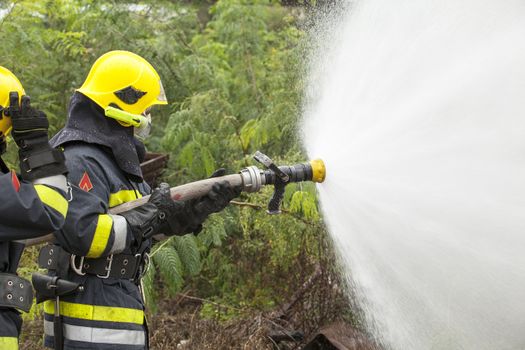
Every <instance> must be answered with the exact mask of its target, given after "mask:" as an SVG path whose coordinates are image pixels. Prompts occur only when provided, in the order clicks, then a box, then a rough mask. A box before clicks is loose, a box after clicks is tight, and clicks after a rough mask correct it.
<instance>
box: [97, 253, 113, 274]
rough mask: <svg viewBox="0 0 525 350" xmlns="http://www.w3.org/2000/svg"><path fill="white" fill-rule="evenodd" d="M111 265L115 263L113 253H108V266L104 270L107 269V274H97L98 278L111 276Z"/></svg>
mask: <svg viewBox="0 0 525 350" xmlns="http://www.w3.org/2000/svg"><path fill="white" fill-rule="evenodd" d="M111 265H113V254H111V255H108V256H107V257H106V267H105V268H104V270H106V274H105V275H97V277H98V278H109V274H110V273H111Z"/></svg>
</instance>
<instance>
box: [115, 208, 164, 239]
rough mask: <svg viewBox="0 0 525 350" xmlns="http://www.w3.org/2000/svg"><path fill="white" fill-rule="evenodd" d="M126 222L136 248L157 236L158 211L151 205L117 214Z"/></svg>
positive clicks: (159, 224) (159, 222)
mask: <svg viewBox="0 0 525 350" xmlns="http://www.w3.org/2000/svg"><path fill="white" fill-rule="evenodd" d="M119 215H120V216H123V217H124V218H125V219H126V221H127V222H128V226H129V228H130V229H131V234H132V235H133V238H134V239H135V243H136V245H137V246H140V245H141V243H142V242H143V241H144V240H146V239H148V238H150V237H151V236H153V235H154V234H157V233H158V232H159V227H160V226H161V219H160V211H159V209H158V208H157V206H156V205H155V204H153V203H150V202H148V203H146V204H143V205H141V206H140V207H137V208H133V209H131V210H128V211H125V212H123V213H120V214H119Z"/></svg>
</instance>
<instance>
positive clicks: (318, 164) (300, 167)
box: [24, 151, 326, 246]
mask: <svg viewBox="0 0 525 350" xmlns="http://www.w3.org/2000/svg"><path fill="white" fill-rule="evenodd" d="M253 158H254V159H255V160H256V161H257V162H259V163H261V164H262V165H263V166H264V167H265V169H259V168H258V167H257V166H249V167H247V168H244V169H242V170H241V171H240V172H239V173H237V174H231V175H225V176H219V177H213V178H209V179H205V180H200V181H195V182H191V183H187V184H184V185H181V186H177V187H172V188H171V190H170V193H171V198H173V199H174V200H189V199H194V198H199V197H201V196H204V195H206V194H207V193H208V192H209V191H210V190H211V188H212V186H213V185H214V184H216V183H218V182H223V181H227V182H228V183H229V184H230V185H231V186H234V187H241V188H242V191H243V192H248V193H254V192H259V191H260V190H261V189H262V188H263V187H264V186H269V185H273V186H274V188H275V190H274V194H273V196H272V198H271V199H270V202H269V203H268V213H269V214H279V213H280V212H281V211H280V207H281V202H282V199H283V195H284V189H285V187H286V185H288V184H290V183H293V182H304V181H311V182H317V183H321V182H323V181H324V179H325V177H326V167H325V165H324V162H323V161H322V160H321V159H315V160H311V161H309V162H305V163H299V164H294V165H282V166H277V165H276V164H275V163H274V162H273V160H271V159H270V158H269V157H268V156H266V155H265V154H263V153H261V152H259V151H257V152H256V153H255V155H254V157H253ZM148 200H149V196H144V197H142V198H139V199H137V200H134V201H131V202H127V203H124V204H121V205H118V206H116V207H114V208H111V209H110V210H109V213H110V214H119V213H122V212H125V211H128V210H131V209H133V208H136V207H139V206H141V205H143V204H145V203H147V202H148ZM155 238H156V239H158V240H161V239H163V238H164V235H159V236H155ZM51 240H53V234H48V235H46V236H42V237H39V238H33V239H28V240H25V241H24V243H25V245H26V246H33V245H36V244H40V243H45V242H49V241H51Z"/></svg>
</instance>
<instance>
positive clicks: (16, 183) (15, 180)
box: [11, 170, 20, 192]
mask: <svg viewBox="0 0 525 350" xmlns="http://www.w3.org/2000/svg"><path fill="white" fill-rule="evenodd" d="M11 182H12V183H13V187H14V188H15V191H16V192H18V191H20V180H19V179H18V176H16V173H15V171H14V170H11Z"/></svg>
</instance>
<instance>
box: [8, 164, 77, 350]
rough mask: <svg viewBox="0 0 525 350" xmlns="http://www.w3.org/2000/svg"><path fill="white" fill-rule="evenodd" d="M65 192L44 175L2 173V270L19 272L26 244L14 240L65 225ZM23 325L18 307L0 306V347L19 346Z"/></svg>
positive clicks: (66, 203) (45, 232)
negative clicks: (23, 178) (31, 177)
mask: <svg viewBox="0 0 525 350" xmlns="http://www.w3.org/2000/svg"><path fill="white" fill-rule="evenodd" d="M50 183H52V181H50ZM65 196H66V193H65V192H64V191H63V190H62V189H58V188H56V187H54V186H50V185H49V183H48V182H46V181H45V179H43V180H41V181H39V180H37V182H35V183H34V184H33V183H30V182H25V181H20V180H19V179H18V177H17V176H16V174H15V173H14V172H11V173H8V174H1V175H0V272H2V273H11V274H14V273H16V269H17V267H18V262H19V260H20V256H21V255H22V251H23V249H24V245H23V244H22V243H19V242H14V241H15V240H20V239H27V238H35V237H38V236H42V235H46V234H48V233H51V232H53V231H56V230H58V229H60V227H62V224H63V222H64V217H65V216H66V213H67V210H68V202H67V200H66V198H65ZM21 325H22V320H21V318H20V314H19V312H18V311H16V310H14V309H11V308H0V349H5V350H11V349H18V335H19V333H20V327H21Z"/></svg>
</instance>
